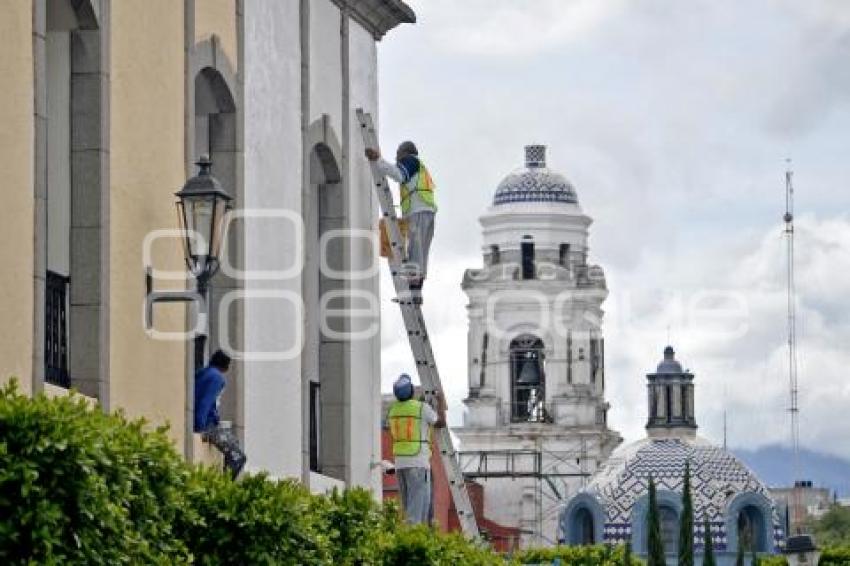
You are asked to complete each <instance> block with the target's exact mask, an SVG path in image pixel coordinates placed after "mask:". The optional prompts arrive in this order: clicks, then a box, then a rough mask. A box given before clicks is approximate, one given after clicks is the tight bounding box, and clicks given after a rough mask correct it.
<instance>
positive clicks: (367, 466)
mask: <svg viewBox="0 0 850 566" xmlns="http://www.w3.org/2000/svg"><path fill="white" fill-rule="evenodd" d="M349 56H350V68H349V76H350V100H349V108H350V113H349V117H348V120H349V141H348V147H349V153H348V154H349V160H348V164H347V167H348V171H349V187H348V190H349V195H350V197H349V207H350V208H349V214H350V222H351V228H352V229H354V230H360V231H361V233H362V234H363V235H371V236H374V234H375V230H376V226H377V222H378V220H377V218H378V216H377V206H378V204H377V200H376V198H375V192H374V190H372V181H371V179H372V177H371V173H370V169H369V166H368V163H367V161H366V159H365V157H363V151H364V146H363V138H362V135H361V133H360V126H359V124H358V123H357V117H356V115H355V113H354V109H355V108H363V109H365V110H366V111H367V112H371V113H372V116H374V117H376V118H377V115H378V112H377V109H378V77H377V66H378V56H377V46H376V45H375V41H374V39H373V38H372V36H371V34H369V33H367V32H366V31H365V30H364V29H363V28H361V27H360V26H359V25H358V24H356V23H354V22H351V27H350V29H349ZM350 245H351V249H350V257H351V270H352V272H354V273H364V274H367V273H368V274H370V275H369V276H368V277H364V278H362V279H356V280H352V281H351V283H350V288H351V289H352V290H353V291H354V292H359V293H362V294H363V295H365V296H369V297H372V300H371V301H367V300H364V299H360V300H356V301H352V308H353V309H367V307H370V308H368V310H369V311H370V312H371V314H368V315H367V316H364V317H360V318H355V319H354V320H352V322H351V328H352V330H354V331H357V332H361V333H363V335H364V337H363V338H360V339H353V340H352V342H351V384H350V387H351V416H350V418H351V420H350V427H351V428H350V430H351V432H352V437H351V459H352V462H351V483H352V484H353V485H360V486H366V487H370V488H371V489H372V490H373V493H374V494H375V497H376V498H380V497H381V495H380V494H381V471H380V468H379V467H376V466H373V463H375V462H379V461H380V459H381V458H380V456H381V445H380V442H381V439H380V434H379V432H380V419H381V416H380V409H381V351H380V346H381V345H380V338H381V335H380V309H379V303H378V301H380V292H379V282H378V273H379V272H378V269H380V268H386V267H385V266H384V265H381V264H379V263H376V262H377V261H378V257H377V253H376V250H375V248H374V246H373V242H372V241H370V240H369V239H368V238H363V237H355V238H352V240H351V244H350Z"/></svg>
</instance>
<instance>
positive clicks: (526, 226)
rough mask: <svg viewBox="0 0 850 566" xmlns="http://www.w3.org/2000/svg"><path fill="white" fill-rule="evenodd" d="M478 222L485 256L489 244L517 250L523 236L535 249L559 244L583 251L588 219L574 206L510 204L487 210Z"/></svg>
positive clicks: (555, 247)
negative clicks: (530, 240)
mask: <svg viewBox="0 0 850 566" xmlns="http://www.w3.org/2000/svg"><path fill="white" fill-rule="evenodd" d="M479 222H480V223H481V227H482V235H483V241H484V247H483V250H484V251H485V253H486V252H489V249H490V246H491V245H493V244H495V245H498V246H499V247H500V248H501V249H502V250H510V249H519V247H520V246H519V245H520V242H521V241H522V238H523V236H525V235H530V236H532V237H533V239H534V243H535V247H536V248H552V249H557V248H558V246H560V245H561V244H562V243H563V244H570V247H571V249H572V250H573V251H580V250H584V249H586V248H587V237H588V227H589V226H590V224H591V223H592V220H591V219H590V217H588V216H586V215H584V214H583V213H582V211H581V209H580V208H579V207H578V206H577V205H574V204H569V205H551V204H545V203H514V204H509V205H504V204H503V205H498V206H493V207H490V208H489V209H488V211H487V213H486V214H484V215H483V216H482V217H481V218H480V219H479Z"/></svg>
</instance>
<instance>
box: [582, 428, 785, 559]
mask: <svg viewBox="0 0 850 566" xmlns="http://www.w3.org/2000/svg"><path fill="white" fill-rule="evenodd" d="M685 462H690V467H691V493H692V496H693V505H694V517H695V518H696V519H697V521H696V523H695V526H694V528H695V537H694V538H695V543H696V544H697V545H699V544H700V543H701V541H702V536H703V535H702V532H703V525H704V523H703V519H708V521H709V525H710V527H711V530H712V535H713V537H712V538H713V539H714V542H715V545H716V548H717V549H718V550H720V551H726V550H727V549H729V550H733V551H734V549H735V548H736V546H735V543H734V542H732V541H730V538H734V537H735V536H736V535H734V534H733V533H732V532H730V530H732V531H734V528H730V526H732V525H736V524H737V523H736V522H737V517H738V512H739V510H740V509H741V508H743V506H746V505H750V506H756V507H757V508H759V509H760V512H761V513H762V521H763V522H764V531H765V536H764V538H765V539H766V540H765V547H766V548H765V549H766V550H767V549H770V550H772V549H773V548H774V547H775V546H776V545H777V544H778V542H779V541H780V540H781V537H782V531H781V529H780V526H779V525H780V521H779V516H778V514H777V510H776V508H775V507H774V504H773V502H772V500H771V499H770V494H769V492H768V490H767V488H766V487H765V485H764V484H763V483H762V482H761V481H760V480H759V479H758V477H756V475H755V474H753V472H751V471H750V470H749V469H748V468H747V467H746V466H745V465H744V464H742V463H741V461H740V460H738V459H737V458H736V457H735V456H733V455H732V454H730V453H729V452H727V451H726V450H724V449H723V448H721V447H719V446H716V445H713V444H712V443H710V442H708V441H706V440H704V439H701V438H699V437H697V438H692V439H684V438H662V439H658V438H646V439H644V440H640V441H638V442H634V443H632V444H629V445H626V446H622V447H620V448H619V449H617V450H616V451H615V452H614V453H613V454H612V455H611V456H610V458H609V459H608V461H607V462H606V463H605V464H604V465H603V467H602V468H601V469H600V470H599V471H598V472H597V473H596V474H595V476H594V478H593V480H592V481H591V482H590V483H589V484H588V485H587V487H586V488H585V489H584V490H582V494H583V495H581V496H580V497H579V498H578V499H579V500H581V499H583V498H588V497H589V498H592V501H593V502H595V503H596V504H598V506H599V507H598V509H599V511H600V517H599V519H600V522H601V523H602V533H601V534H602V540H600V541H599V542H605V543H607V544H619V543H624V542H626V541H627V540H633V542H635V544H636V545H637V546H638V547H639V546H640V541H636V540H634V539H635V538H641V537H640V535H638V536H637V537H635V535H636V534H637V533H635V532H633V529H634V528H635V526H636V523H637V525H638V526H639V527H642V523H643V518H642V516H643V514H644V513H645V510H642V509H641V508H642V507H645V506H646V494H647V485H648V481H649V477H650V476H652V478H653V481H654V482H655V485H656V488H657V489H658V491H659V497H661V498H663V496H664V494H665V493H666V494H671V495H670V497H672V500H673V501H674V503H676V502H678V500H679V498H680V497H681V495H680V494H681V492H682V482H683V477H684V471H685ZM673 494H675V495H673ZM730 543H731V544H730Z"/></svg>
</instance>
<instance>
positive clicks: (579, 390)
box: [454, 145, 621, 544]
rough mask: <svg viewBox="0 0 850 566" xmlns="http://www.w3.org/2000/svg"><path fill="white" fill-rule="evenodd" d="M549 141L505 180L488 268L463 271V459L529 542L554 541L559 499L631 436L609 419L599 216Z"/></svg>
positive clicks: (490, 220) (501, 517)
mask: <svg viewBox="0 0 850 566" xmlns="http://www.w3.org/2000/svg"><path fill="white" fill-rule="evenodd" d="M545 152H546V148H545V146H540V145H531V146H527V147H526V148H525V165H524V167H522V168H520V169H519V170H517V171H515V172H513V173H511V174H509V175H508V176H507V177H505V178H504V180H503V181H502V182H501V183H500V184H499V186H498V188H497V189H496V193H495V196H494V198H493V205H492V206H491V207H489V208H488V209H487V211H486V213H485V214H484V215H483V216H482V217H481V218H480V222H481V226H482V228H483V239H484V242H483V258H484V267H483V268H481V269H469V270H467V271H466V273H465V274H464V278H463V290H464V292H465V293H466V294H467V296H468V298H469V303H468V306H467V314H468V317H469V334H468V376H469V394H468V396H467V398H466V399H465V400H464V404H465V405H466V414H465V417H464V422H463V426H461V427H458V428H455V429H454V432H455V433H456V434H457V436H458V438H459V440H460V449H459V450H460V452H459V457H460V462H461V467H462V468H463V471H464V473H465V474H466V477H467V478H470V479H475V480H476V481H478V482H479V483H480V484H481V485H482V486H483V488H484V493H485V495H486V499H485V505H484V512H485V514H486V515H487V516H488V517H491V518H492V519H493V520H495V521H498V522H499V523H501V524H504V525H508V526H511V527H516V528H519V529H520V530H521V531H522V534H523V544H553V543H554V542H555V541H556V534H557V533H556V531H557V518H558V517H557V512H558V509H559V506H560V504H561V503H562V502H563V501H565V500H567V499H568V498H569V497H571V496H572V495H573V494H575V493H576V492H577V491H578V490H579V489H580V488H581V487H582V486H583V485H584V484H585V482H586V481H587V479H588V477H589V476H590V475H591V474H592V473H593V472H594V471H596V468H597V466H598V465H599V464H600V463H601V462H603V461H604V460H605V459H606V458H607V457H608V454H610V452H611V451H612V450H613V449H614V448H615V447H616V446H617V445H618V444H619V443H620V442H621V438H620V436H619V435H618V434H617V433H616V432H614V431H612V430H611V429H609V428H608V425H607V412H608V403H607V402H606V401H605V347H604V345H605V342H604V339H603V336H602V317H603V311H602V303H603V301H604V300H605V298H606V296H607V294H608V291H607V287H606V284H605V276H604V274H603V271H602V268H601V267H599V266H597V265H592V264H590V263H589V262H588V227H589V226H590V224H591V219H590V217H589V216H587V215H586V214H585V213H584V212H583V211H582V209H581V207H580V206H579V203H578V197H577V195H576V191H575V189H574V188H573V186H572V184H570V182H569V181H568V180H567V179H566V178H564V176H562V175H561V174H559V173H557V172H556V171H554V170H552V169H549V168H548V167H547V166H546V153H545Z"/></svg>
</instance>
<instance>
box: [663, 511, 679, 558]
mask: <svg viewBox="0 0 850 566" xmlns="http://www.w3.org/2000/svg"><path fill="white" fill-rule="evenodd" d="M658 517H659V519H660V522H661V542H662V543H664V552H665V553H666V554H676V552H678V545H679V514H678V513H676V510H675V509H673V508H672V507H669V506H667V505H660V506H659V507H658Z"/></svg>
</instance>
